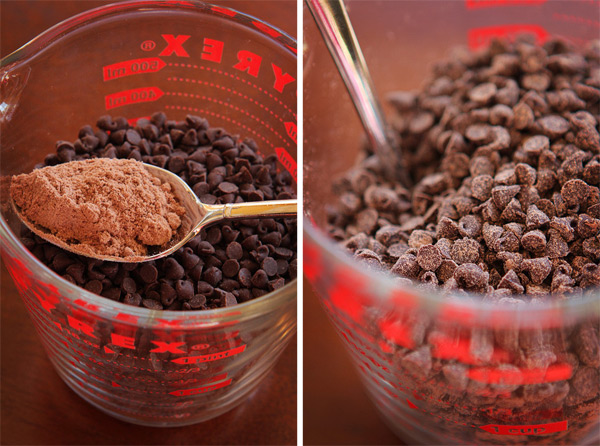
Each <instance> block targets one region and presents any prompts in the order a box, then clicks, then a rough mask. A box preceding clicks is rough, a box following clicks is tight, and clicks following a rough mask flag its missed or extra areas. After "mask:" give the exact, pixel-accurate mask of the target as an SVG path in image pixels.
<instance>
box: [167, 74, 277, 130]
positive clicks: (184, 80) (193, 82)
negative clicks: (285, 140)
mask: <svg viewBox="0 0 600 446" xmlns="http://www.w3.org/2000/svg"><path fill="white" fill-rule="evenodd" d="M167 80H168V81H173V82H188V83H192V84H203V85H206V86H208V87H214V88H218V89H220V90H223V91H227V92H228V93H233V94H236V95H238V96H240V97H242V98H244V99H247V100H248V101H250V102H252V103H254V104H256V105H258V106H259V107H260V108H262V109H263V110H265V111H268V112H269V113H270V114H271V115H273V116H274V117H275V118H277V119H279V121H281V122H282V123H283V124H285V122H284V120H283V119H282V118H281V117H280V116H279V115H278V114H276V113H274V112H273V110H271V109H270V108H269V107H266V106H265V105H264V104H262V103H260V102H258V101H256V100H254V99H252V98H251V97H250V96H248V95H245V94H244V93H241V92H239V91H237V90H234V89H232V88H228V87H224V86H222V85H218V84H215V83H214V82H208V81H201V80H198V79H190V78H187V77H185V78H184V77H168V78H167Z"/></svg>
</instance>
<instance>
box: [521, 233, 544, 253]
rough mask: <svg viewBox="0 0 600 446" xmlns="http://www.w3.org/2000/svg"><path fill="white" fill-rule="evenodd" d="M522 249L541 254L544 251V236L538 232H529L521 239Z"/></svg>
mask: <svg viewBox="0 0 600 446" xmlns="http://www.w3.org/2000/svg"><path fill="white" fill-rule="evenodd" d="M521 244H522V245H523V248H525V249H526V250H528V251H531V252H534V253H535V252H543V251H544V250H545V249H546V236H545V235H544V233H543V232H542V231H540V230H537V229H536V230H534V231H529V232H527V233H526V234H524V235H523V237H521Z"/></svg>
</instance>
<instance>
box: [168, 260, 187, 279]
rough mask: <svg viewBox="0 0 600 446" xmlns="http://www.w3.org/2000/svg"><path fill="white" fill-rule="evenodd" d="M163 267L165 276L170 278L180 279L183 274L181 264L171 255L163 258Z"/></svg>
mask: <svg viewBox="0 0 600 446" xmlns="http://www.w3.org/2000/svg"><path fill="white" fill-rule="evenodd" d="M163 268H164V269H165V277H166V278H167V279H170V280H177V279H181V278H182V277H183V276H184V275H185V270H184V268H183V266H181V265H180V264H179V263H178V262H177V260H175V259H174V258H172V257H168V258H167V259H165V262H164V263H163Z"/></svg>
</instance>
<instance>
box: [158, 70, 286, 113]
mask: <svg viewBox="0 0 600 446" xmlns="http://www.w3.org/2000/svg"><path fill="white" fill-rule="evenodd" d="M169 66H174V67H183V68H194V69H197V70H207V71H212V72H213V73H218V74H222V75H224V76H228V77H231V78H233V79H236V80H238V81H240V82H243V83H244V84H248V85H250V86H251V87H253V88H256V89H257V90H258V91H260V92H262V93H264V94H266V95H268V96H269V97H270V98H271V99H273V100H274V101H275V102H277V103H278V104H279V105H281V106H282V107H283V108H285V109H286V110H287V111H288V112H290V113H291V114H292V116H293V117H294V118H296V114H295V113H294V110H292V109H291V108H289V107H288V106H287V105H285V104H284V103H283V102H281V101H280V100H279V99H277V98H276V97H275V96H273V95H272V94H271V93H269V92H268V91H267V90H265V89H264V88H261V87H259V86H258V85H255V84H253V83H252V82H248V81H246V80H245V79H242V78H240V77H238V76H236V75H235V74H231V73H228V72H226V71H223V70H217V69H215V68H210V67H202V66H198V65H194V64H184V63H177V62H170V63H169Z"/></svg>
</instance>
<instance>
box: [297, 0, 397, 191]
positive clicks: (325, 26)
mask: <svg viewBox="0 0 600 446" xmlns="http://www.w3.org/2000/svg"><path fill="white" fill-rule="evenodd" d="M306 4H307V6H308V9H309V10H310V12H311V13H312V15H313V17H314V19H315V22H316V23H317V26H318V28H319V31H320V32H321V35H322V36H323V39H324V40H325V43H326V44H327V47H328V48H329V52H330V53H331V56H332V57H333V60H334V62H335V64H336V66H337V68H338V70H339V72H340V74H341V75H342V79H343V80H344V83H345V84H346V88H347V89H348V92H349V93H350V97H351V98H352V100H353V102H354V107H355V108H356V111H357V112H358V115H359V116H360V119H361V121H362V123H363V127H364V128H365V131H366V133H367V137H368V139H369V143H370V144H371V147H373V149H374V150H375V153H376V154H377V155H378V156H379V158H380V159H381V161H382V162H381V166H382V168H384V169H386V172H385V173H386V174H387V175H388V177H390V178H391V177H395V178H399V179H400V181H402V182H403V183H404V185H405V186H408V181H409V180H408V176H407V174H406V171H405V170H404V167H403V165H402V164H401V159H400V157H401V155H400V153H399V149H398V144H397V143H396V142H395V141H392V140H391V138H392V136H391V133H390V132H389V127H388V124H387V122H386V120H385V118H384V116H383V112H382V110H381V107H380V105H379V101H378V100H377V98H376V96H375V88H374V86H373V81H372V79H371V75H370V74H369V70H368V68H367V64H366V62H365V59H364V56H363V53H362V51H361V49H360V45H359V44H358V40H357V39H356V35H355V34H354V28H352V23H350V18H349V17H348V13H347V11H346V7H345V6H344V2H343V1H342V0H306Z"/></svg>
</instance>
